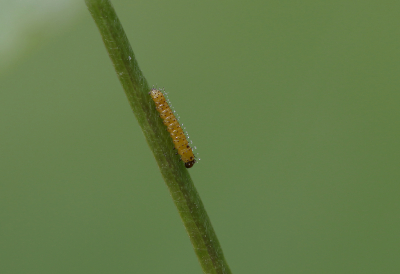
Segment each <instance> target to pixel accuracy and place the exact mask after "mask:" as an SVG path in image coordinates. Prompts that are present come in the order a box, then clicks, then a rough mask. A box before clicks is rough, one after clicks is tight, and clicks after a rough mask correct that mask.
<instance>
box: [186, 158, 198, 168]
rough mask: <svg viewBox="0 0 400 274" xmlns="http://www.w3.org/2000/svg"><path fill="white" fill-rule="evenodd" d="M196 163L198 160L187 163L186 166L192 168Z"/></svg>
mask: <svg viewBox="0 0 400 274" xmlns="http://www.w3.org/2000/svg"><path fill="white" fill-rule="evenodd" d="M195 163H196V160H193V161H190V162H187V163H185V167H186V168H191V167H192V166H193V165H194V164H195Z"/></svg>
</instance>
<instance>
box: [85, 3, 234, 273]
mask: <svg viewBox="0 0 400 274" xmlns="http://www.w3.org/2000/svg"><path fill="white" fill-rule="evenodd" d="M85 2H86V5H87V6H88V8H89V11H90V13H91V14H92V17H93V19H94V21H95V23H96V24H97V27H98V28H99V31H100V34H101V36H102V38H103V42H104V44H105V46H106V49H107V51H108V54H109V56H110V59H111V61H112V63H113V65H114V68H115V71H116V72H117V76H118V78H119V80H120V82H121V84H122V87H123V89H124V91H125V93H126V96H127V98H128V101H129V104H130V105H131V107H132V110H133V113H134V114H135V116H136V118H137V120H138V122H139V125H140V126H141V128H142V130H143V133H144V135H145V137H146V140H147V143H148V145H149V147H150V149H151V150H152V152H153V154H154V157H155V159H156V161H157V163H158V166H159V168H160V171H161V174H162V176H163V178H164V181H165V183H166V184H167V186H168V188H169V191H170V193H171V196H172V199H173V200H174V203H175V205H176V207H177V208H178V211H179V214H180V216H181V218H182V221H183V224H184V226H185V228H186V231H187V233H188V234H189V238H190V240H191V242H192V245H193V248H194V250H195V253H196V255H197V258H198V259H199V262H200V264H201V266H202V268H203V271H204V273H231V271H230V269H229V266H228V264H227V263H226V261H225V258H224V255H223V253H222V249H221V246H220V244H219V241H218V239H217V236H216V235H215V232H214V229H213V227H212V225H211V222H210V219H209V218H208V215H207V212H206V210H205V208H204V206H203V203H202V201H201V199H200V196H199V194H198V193H197V190H196V188H195V186H194V184H193V182H192V179H191V178H190V175H189V173H188V171H187V169H186V168H185V167H184V165H183V163H182V162H180V161H179V157H178V156H177V155H175V152H174V150H173V147H174V145H173V143H172V140H171V138H170V136H169V133H168V132H167V131H166V130H165V126H164V124H163V123H162V120H161V118H160V117H159V115H158V112H157V111H156V109H155V105H154V103H153V101H152V100H151V97H150V96H149V95H148V92H149V90H150V89H149V85H148V83H147V81H146V79H145V78H144V76H143V74H142V71H141V70H140V68H139V65H138V63H137V61H136V59H135V55H134V53H133V51H132V48H131V46H130V44H129V41H128V38H127V37H126V34H125V32H124V30H123V28H122V25H121V23H120V21H119V19H118V17H117V15H116V13H115V10H114V8H113V7H112V5H111V3H110V1H108V0H85ZM161 225H162V224H161Z"/></svg>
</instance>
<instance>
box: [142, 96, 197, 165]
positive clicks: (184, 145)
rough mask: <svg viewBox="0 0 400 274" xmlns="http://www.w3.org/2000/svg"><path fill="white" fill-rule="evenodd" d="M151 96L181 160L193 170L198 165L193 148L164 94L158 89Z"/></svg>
mask: <svg viewBox="0 0 400 274" xmlns="http://www.w3.org/2000/svg"><path fill="white" fill-rule="evenodd" d="M149 94H150V96H151V98H152V99H153V101H154V103H155V104H156V109H157V111H158V112H159V113H160V117H161V118H162V119H163V123H164V125H166V126H167V131H168V132H169V134H170V135H171V138H172V141H173V142H174V145H175V148H176V150H177V151H178V154H179V155H180V156H181V160H182V161H183V162H184V163H185V167H186V168H191V167H192V166H193V165H194V164H195V163H196V159H195V157H194V154H193V151H192V148H191V147H190V146H189V142H188V140H187V138H186V135H185V133H184V132H183V130H182V128H181V126H180V124H179V122H178V120H177V119H176V117H175V115H174V113H173V111H172V110H171V108H170V107H169V105H168V102H167V100H166V99H165V96H164V94H163V93H162V92H161V91H159V90H157V89H152V90H151V91H150V92H149Z"/></svg>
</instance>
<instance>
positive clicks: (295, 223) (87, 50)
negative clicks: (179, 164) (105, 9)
mask: <svg viewBox="0 0 400 274" xmlns="http://www.w3.org/2000/svg"><path fill="white" fill-rule="evenodd" d="M20 2H21V1H20ZM22 2H23V1H22ZM22 2H21V3H20V5H18V4H16V5H14V6H8V9H9V11H14V12H15V14H18V16H19V17H18V16H17V15H15V17H13V16H11V15H10V16H9V18H8V19H10V20H11V19H12V18H14V19H18V20H11V21H10V22H13V23H12V24H4V22H5V20H6V19H5V17H2V18H3V19H2V20H3V23H2V24H1V32H2V33H3V34H7V33H8V34H9V35H10V36H6V35H4V36H3V38H2V40H1V41H2V42H4V41H7V43H8V44H7V45H11V46H8V47H7V46H6V44H5V43H3V44H0V45H1V47H2V48H0V49H1V50H0V52H1V53H2V58H1V59H2V60H3V61H4V60H6V57H7V58H8V57H9V58H8V59H7V60H9V61H7V63H5V61H4V62H3V64H2V66H1V74H0V85H1V96H0V132H1V138H0V142H1V145H0V150H1V151H0V153H1V158H0V161H1V162H0V261H1V262H0V273H4V274H6V273H7V274H8V273H12V274H14V273H43V274H44V273H202V271H201V268H200V266H199V264H198V262H197V259H196V257H195V254H194V251H193V250H192V247H191V244H190V241H189V239H188V237H187V235H186V232H185V230H184V227H183V225H182V223H181V220H180V218H179V216H178V213H177V210H176V209H175V206H174V204H173V202H172V199H171V198H170V196H169V192H168V189H167V188H166V186H165V184H164V182H163V181H162V178H161V176H160V173H159V171H158V167H157V166H156V163H155V160H154V158H153V156H152V154H151V152H150V150H149V148H148V146H147V144H146V142H145V140H144V137H143V134H142V132H141V131H140V128H139V126H138V124H137V122H136V120H135V117H134V115H133V114H132V111H131V109H130V107H129V104H128V101H127V100H126V98H125V94H124V92H123V90H122V88H121V85H120V83H119V82H118V79H117V77H116V75H115V72H114V70H113V66H112V64H111V62H110V60H109V58H108V56H107V53H106V50H105V48H104V45H103V43H102V41H101V38H100V34H99V32H98V30H97V28H96V26H95V24H94V21H93V19H92V18H91V16H90V14H89V12H88V11H87V10H86V6H85V5H84V2H83V1H74V2H69V1H60V0H58V1H55V2H54V1H53V4H52V7H51V8H50V6H49V5H50V4H49V3H47V2H49V1H41V2H43V3H44V4H43V5H42V6H41V7H40V8H39V9H38V11H39V12H37V14H38V15H37V16H36V15H35V16H33V15H32V11H30V10H29V9H26V6H23V4H22ZM54 3H58V4H54ZM66 3H68V8H67V7H66V6H67V4H66ZM113 4H114V7H115V9H116V12H117V14H118V15H119V17H120V20H121V22H122V24H123V26H124V28H125V31H126V32H127V35H128V37H129V40H130V42H131V44H132V47H133V50H134V52H135V54H136V57H137V59H138V62H139V65H140V67H141V69H142V70H143V72H144V74H145V76H146V77H147V80H148V82H149V84H150V85H155V84H157V85H158V86H159V87H165V88H166V91H167V92H168V93H169V98H170V99H171V101H172V103H173V106H174V107H175V109H176V110H177V111H178V113H179V115H180V116H181V121H182V122H183V123H184V124H185V126H186V127H187V130H188V131H189V133H190V137H191V139H193V141H194V143H195V145H196V146H197V147H198V149H197V151H198V152H199V156H200V158H201V159H202V160H201V161H200V163H199V164H196V165H195V166H194V167H193V168H192V169H191V170H190V173H191V175H192V178H193V181H194V183H195V185H196V187H197V189H198V191H199V193H200V195H201V197H202V199H203V202H204V204H205V206H206V209H207V211H208V214H209V215H210V218H211V220H212V223H213V225H214V228H215V230H216V233H217V235H218V237H219V240H220V242H221V245H222V247H223V249H224V253H225V256H226V259H227V261H228V263H229V264H230V266H231V269H232V271H233V273H332V274H336V273H352V274H354V273H363V274H365V273H400V233H399V231H400V216H399V213H400V201H399V194H400V186H399V181H400V180H399V179H400V172H399V168H400V165H399V163H400V145H399V139H400V127H399V121H400V111H399V103H400V92H399V86H400V80H399V79H400V77H399V72H400V28H399V26H400V24H399V14H398V10H399V8H400V2H398V1H334V2H324V1H315V0H313V1H277V0H274V1H246V2H243V1H229V2H226V1H219V2H216V1H202V2H195V3H189V2H188V1H127V0H125V1H123V0H114V1H113ZM1 5H3V7H4V6H7V4H1ZM62 5H64V6H62ZM23 8H24V9H25V10H24V9H23ZM3 10H4V9H3ZM67 11H68V12H67ZM3 13H4V12H3ZM30 15H32V16H31V17H30ZM28 17H29V20H28V19H27V18H28ZM37 22H39V23H37ZM21 28H22V29H23V30H24V31H20V30H21ZM17 34H18V35H19V36H18V35H17ZM12 39H14V40H12ZM13 41H14V44H12V42H13ZM11 57H12V58H11Z"/></svg>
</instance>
